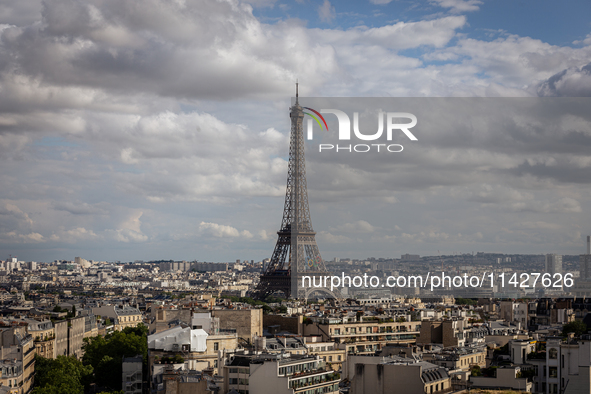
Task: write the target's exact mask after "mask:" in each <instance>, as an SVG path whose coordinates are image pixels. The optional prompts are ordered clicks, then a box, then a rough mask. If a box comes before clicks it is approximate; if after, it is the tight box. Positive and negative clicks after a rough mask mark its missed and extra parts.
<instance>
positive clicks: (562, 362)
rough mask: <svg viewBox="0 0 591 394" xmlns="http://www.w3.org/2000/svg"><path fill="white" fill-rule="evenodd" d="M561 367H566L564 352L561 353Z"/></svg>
mask: <svg viewBox="0 0 591 394" xmlns="http://www.w3.org/2000/svg"><path fill="white" fill-rule="evenodd" d="M560 367H561V368H564V354H562V355H561V364H560Z"/></svg>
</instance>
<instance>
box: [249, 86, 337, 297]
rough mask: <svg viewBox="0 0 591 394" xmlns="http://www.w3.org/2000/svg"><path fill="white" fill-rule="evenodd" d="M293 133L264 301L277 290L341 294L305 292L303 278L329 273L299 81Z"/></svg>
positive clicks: (262, 289)
mask: <svg viewBox="0 0 591 394" xmlns="http://www.w3.org/2000/svg"><path fill="white" fill-rule="evenodd" d="M289 116H290V118H291V132H290V141H289V163H288V169H287V190H286V193H285V205H284V208H283V219H282V220H281V228H280V230H279V231H278V232H277V234H278V238H277V244H276V245H275V250H274V251H273V255H272V257H271V262H270V263H269V265H268V266H267V268H266V269H265V272H264V274H263V275H261V279H260V282H259V285H258V287H257V289H256V290H255V293H256V295H257V296H258V297H259V298H264V297H266V296H267V295H269V294H272V293H274V292H276V291H281V292H283V293H284V294H285V295H286V296H287V297H292V298H303V297H306V296H307V293H309V292H310V290H323V291H324V292H326V293H328V294H329V295H331V296H333V297H336V296H337V295H336V294H335V293H333V292H330V291H329V290H328V289H324V288H322V289H321V288H314V289H304V288H303V286H302V282H301V277H302V275H307V276H311V277H313V276H316V277H318V276H321V275H324V274H327V273H328V271H327V270H326V267H325V265H324V261H323V260H322V257H321V256H320V251H319V250H318V245H317V244H316V238H315V236H316V233H315V232H314V230H313V229H312V221H311V219H310V207H309V204H308V187H307V184H306V158H305V156H304V132H303V126H302V124H303V119H304V111H303V108H302V107H301V106H300V104H299V92H298V83H297V82H296V101H295V104H294V105H293V106H292V107H291V109H290V115H289Z"/></svg>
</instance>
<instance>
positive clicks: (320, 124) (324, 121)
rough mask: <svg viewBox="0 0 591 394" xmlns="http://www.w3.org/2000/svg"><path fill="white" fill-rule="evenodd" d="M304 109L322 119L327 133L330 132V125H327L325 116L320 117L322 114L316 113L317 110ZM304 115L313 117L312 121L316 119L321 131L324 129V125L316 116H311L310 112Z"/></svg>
mask: <svg viewBox="0 0 591 394" xmlns="http://www.w3.org/2000/svg"><path fill="white" fill-rule="evenodd" d="M304 109H307V110H309V111H312V112H314V113H315V114H316V115H317V116H318V117H319V118H320V119H322V122H323V123H324V126H325V127H326V131H328V125H327V124H326V120H324V116H322V115H320V112H318V111H316V110H315V109H312V108H309V107H304ZM304 114H306V115H310V116H311V117H312V119H314V120H315V121H316V123H318V126H320V130H322V129H323V127H322V123H320V120H319V119H318V118H317V117H316V116H314V115H313V114H311V113H309V112H304Z"/></svg>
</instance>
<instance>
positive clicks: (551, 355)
mask: <svg viewBox="0 0 591 394" xmlns="http://www.w3.org/2000/svg"><path fill="white" fill-rule="evenodd" d="M548 357H549V358H551V359H556V358H558V350H556V348H552V349H550V351H549V352H548Z"/></svg>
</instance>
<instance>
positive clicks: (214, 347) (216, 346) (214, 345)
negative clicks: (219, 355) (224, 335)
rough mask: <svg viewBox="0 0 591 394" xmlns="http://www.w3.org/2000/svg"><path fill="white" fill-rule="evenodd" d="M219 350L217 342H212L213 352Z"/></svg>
mask: <svg viewBox="0 0 591 394" xmlns="http://www.w3.org/2000/svg"><path fill="white" fill-rule="evenodd" d="M219 349H220V343H219V342H214V343H213V350H216V351H217V350H219Z"/></svg>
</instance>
